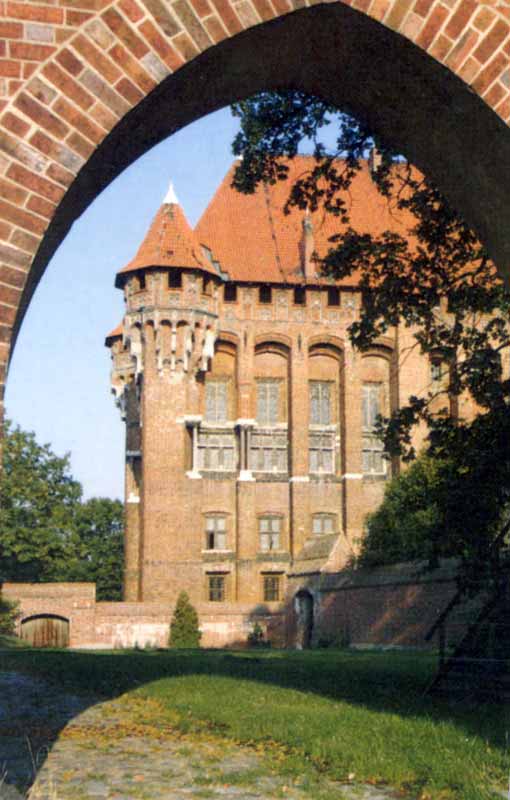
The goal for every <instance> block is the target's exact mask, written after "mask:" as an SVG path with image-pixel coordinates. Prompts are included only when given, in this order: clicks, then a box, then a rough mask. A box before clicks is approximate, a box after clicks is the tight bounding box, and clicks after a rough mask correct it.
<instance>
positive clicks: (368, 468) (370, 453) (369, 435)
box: [362, 383, 386, 474]
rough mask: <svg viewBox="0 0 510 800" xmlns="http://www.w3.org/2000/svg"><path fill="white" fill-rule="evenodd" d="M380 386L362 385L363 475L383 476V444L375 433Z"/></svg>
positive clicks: (384, 463) (384, 464)
mask: <svg viewBox="0 0 510 800" xmlns="http://www.w3.org/2000/svg"><path fill="white" fill-rule="evenodd" d="M382 389H383V387H382V384H380V383H364V384H363V398H362V425H363V445H362V447H363V450H362V468H363V472H364V473H369V474H370V473H372V474H384V473H385V472H386V461H385V459H384V457H383V443H382V441H381V440H380V438H379V437H378V436H377V435H376V433H375V427H376V424H377V418H378V417H379V415H380V414H381V410H382Z"/></svg>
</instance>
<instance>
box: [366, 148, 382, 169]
mask: <svg viewBox="0 0 510 800" xmlns="http://www.w3.org/2000/svg"><path fill="white" fill-rule="evenodd" d="M381 164H382V155H381V153H380V152H379V150H378V149H377V147H376V146H375V145H374V146H373V147H372V149H371V150H370V152H369V154H368V169H369V170H370V174H371V175H373V174H374V172H377V170H378V169H379V167H380V166H381Z"/></svg>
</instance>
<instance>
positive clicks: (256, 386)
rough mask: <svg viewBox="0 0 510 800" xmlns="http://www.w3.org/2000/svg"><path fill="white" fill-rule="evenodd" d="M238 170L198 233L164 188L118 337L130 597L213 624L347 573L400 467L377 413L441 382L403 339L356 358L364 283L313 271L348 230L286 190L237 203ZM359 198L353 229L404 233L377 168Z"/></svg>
mask: <svg viewBox="0 0 510 800" xmlns="http://www.w3.org/2000/svg"><path fill="white" fill-rule="evenodd" d="M305 168H306V159H305V157H300V158H297V159H295V160H294V161H293V162H291V164H290V176H289V178H290V180H291V181H292V180H294V179H295V178H296V177H297V176H298V175H299V174H301V173H302V172H303V170H304V169H305ZM233 169H234V168H232V169H231V170H230V172H229V173H228V174H227V175H226V177H225V179H224V180H223V182H222V184H221V185H220V187H219V189H218V190H217V192H216V194H215V195H214V197H213V199H212V200H211V202H210V204H209V206H208V207H207V209H206V211H205V212H204V214H203V216H202V218H201V220H200V221H199V223H198V225H197V226H196V228H195V230H192V229H191V227H190V226H189V224H188V222H187V221H186V218H185V215H184V212H183V210H182V208H181V206H180V205H179V203H178V201H177V198H176V195H175V193H174V191H173V189H172V188H171V189H170V190H169V192H168V195H167V196H166V198H165V199H164V201H163V204H162V206H161V208H160V209H159V211H158V212H157V214H156V216H155V218H154V220H153V222H152V225H151V227H150V229H149V231H148V233H147V235H146V237H145V239H144V240H143V242H142V244H141V246H140V248H139V250H138V253H137V254H136V256H135V257H134V258H133V260H132V261H131V262H130V263H129V264H128V265H127V266H125V267H124V268H123V269H121V270H120V272H119V273H118V275H117V278H116V286H117V287H119V288H121V289H122V290H123V291H124V295H125V301H126V313H125V316H124V319H123V322H122V324H121V325H120V326H119V327H118V328H117V329H116V330H115V331H113V332H112V333H111V334H110V335H109V336H108V337H107V339H106V344H107V346H108V347H110V348H111V353H112V360H113V368H112V389H113V392H114V394H115V396H116V399H117V402H118V405H119V407H120V409H121V413H122V415H123V417H124V419H125V422H126V477H125V487H126V542H125V544H126V547H125V558H126V561H125V600H126V601H132V602H165V603H169V602H173V601H175V599H176V597H177V595H178V593H179V592H180V591H181V590H185V591H187V593H188V594H189V596H190V598H191V601H192V602H193V603H194V604H196V605H197V607H198V608H199V609H205V610H206V611H207V613H208V615H209V616H210V617H211V616H212V617H213V618H214V614H216V613H217V614H218V615H221V614H222V612H224V611H225V609H227V608H239V609H242V610H244V612H245V613H246V614H249V613H251V612H253V613H254V614H255V613H258V612H261V613H262V611H264V612H267V613H272V612H277V611H278V609H280V608H281V607H282V604H283V602H284V600H285V599H288V598H289V592H291V593H292V592H294V591H295V589H296V586H297V587H299V581H300V580H301V578H302V579H303V580H304V579H305V578H306V576H310V575H313V574H318V573H328V572H338V570H341V569H342V568H343V567H345V566H346V565H347V564H348V563H349V559H350V558H351V557H352V556H353V554H355V553H356V551H357V548H358V546H359V541H360V539H361V537H362V536H363V526H364V519H365V516H366V514H367V513H368V512H370V511H372V510H374V509H375V508H376V507H377V506H378V504H379V503H380V501H381V499H382V495H383V491H384V486H385V482H386V480H387V479H388V477H389V476H390V475H391V473H392V470H396V469H397V468H398V464H395V463H394V464H392V463H390V462H389V461H388V460H386V459H385V458H384V457H383V453H382V445H381V442H380V441H379V440H378V439H377V437H376V436H375V433H374V427H375V421H376V418H377V415H378V414H379V413H381V414H388V413H389V412H390V411H391V410H392V409H395V408H397V407H398V406H399V404H401V403H403V402H405V400H406V398H407V397H408V396H409V395H410V394H417V393H419V392H420V391H426V390H427V389H428V387H429V385H430V382H431V381H438V380H441V370H440V369H438V368H437V365H435V364H433V363H432V364H431V363H430V362H429V361H428V360H427V359H425V358H423V356H420V355H419V354H417V352H416V349H413V348H412V347H411V344H412V341H413V340H412V337H411V332H410V331H408V330H406V329H401V330H397V329H391V330H389V331H388V333H387V335H386V336H385V337H384V338H381V339H380V340H379V341H378V342H377V344H376V345H375V346H374V347H373V348H372V349H371V350H369V351H367V352H364V353H360V352H356V351H355V350H354V349H353V348H352V346H351V343H350V341H349V336H348V332H347V331H348V328H349V326H350V325H351V324H352V322H353V321H354V320H356V319H357V317H358V315H359V309H360V300H361V298H360V292H359V289H358V287H357V281H356V276H355V275H354V276H352V277H351V278H349V279H348V280H343V281H341V282H333V281H331V280H329V279H326V278H324V277H322V276H321V275H320V274H318V272H317V269H316V262H315V259H314V254H318V255H319V256H321V255H324V254H325V253H326V252H327V250H328V248H329V246H330V245H329V244H328V239H329V237H330V236H331V235H332V234H334V233H336V232H338V230H339V222H338V220H337V219H336V218H334V217H331V216H329V215H326V216H323V215H322V214H321V213H319V212H314V213H309V212H304V211H299V210H293V211H292V212H291V213H290V214H288V215H285V214H284V213H283V210H282V208H283V205H284V202H285V199H286V196H287V193H288V185H286V184H285V183H278V184H276V185H275V186H264V187H263V188H260V189H258V190H257V192H256V193H255V194H252V195H242V194H239V193H237V192H236V191H235V190H234V189H233V188H232V187H231V181H232V171H233ZM351 197H352V207H351V224H352V226H353V227H354V228H355V229H358V230H360V231H361V230H366V231H369V232H371V233H373V234H377V233H381V232H382V231H384V230H387V229H393V230H397V231H399V232H406V231H407V228H408V226H409V219H407V220H406V219H403V218H402V215H400V216H398V215H395V213H394V212H393V213H391V212H390V210H389V208H388V205H387V202H386V200H385V199H384V198H382V197H381V196H380V194H379V193H378V191H377V189H376V187H375V184H374V182H373V179H372V176H371V173H370V168H369V165H368V164H367V165H365V166H364V167H363V169H362V170H361V172H360V173H359V175H358V176H357V177H356V179H355V180H354V183H353V185H352V189H351ZM421 435H423V432H418V433H417V435H416V436H417V441H418V440H419V437H420V436H421ZM418 443H419V442H418Z"/></svg>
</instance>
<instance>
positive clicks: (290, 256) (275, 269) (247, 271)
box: [195, 156, 412, 286]
mask: <svg viewBox="0 0 510 800" xmlns="http://www.w3.org/2000/svg"><path fill="white" fill-rule="evenodd" d="M310 166H311V163H310V158H309V157H307V156H299V157H296V158H295V159H293V160H292V161H290V162H289V180H288V181H279V182H278V183H276V184H275V185H274V186H262V187H259V188H258V189H257V191H256V192H255V193H254V194H250V195H245V194H240V193H239V192H237V191H236V190H235V189H233V188H232V186H231V183H232V176H233V172H234V169H235V164H234V165H232V167H231V168H230V170H229V172H228V173H227V175H226V176H225V178H224V179H223V182H222V183H221V185H220V187H219V188H218V190H217V192H216V194H215V195H214V197H213V198H212V200H211V202H210V203H209V205H208V207H207V208H206V210H205V212H204V214H203V215H202V218H201V219H200V221H199V223H198V225H197V227H196V228H195V234H196V237H197V239H198V241H199V242H200V243H201V244H204V245H207V247H208V248H210V250H211V251H212V254H213V257H214V259H215V260H216V261H218V262H219V265H220V267H221V270H222V271H223V272H227V273H228V276H229V278H230V279H231V280H238V281H260V282H268V283H282V282H290V283H302V282H303V255H302V250H303V220H304V218H305V212H304V211H301V210H299V209H293V210H292V211H291V212H290V214H288V215H286V214H284V212H283V207H284V205H285V201H286V199H287V197H288V193H289V189H290V186H291V185H292V183H293V182H294V181H295V180H296V179H297V178H298V177H300V176H301V175H303V173H304V172H305V171H306V170H307V169H309V168H310ZM349 196H350V200H351V210H350V213H351V222H350V224H351V226H352V227H353V228H354V229H355V230H358V231H359V232H369V233H372V234H374V235H377V234H380V233H382V232H383V231H385V230H388V229H391V230H394V231H396V232H400V233H406V232H407V230H408V229H409V227H410V224H411V223H412V217H410V215H409V214H404V213H402V212H398V213H396V212H395V211H394V210H393V211H390V209H389V207H388V203H387V201H386V199H385V198H384V197H382V196H381V194H380V193H379V192H378V190H377V187H376V186H375V184H374V181H373V179H372V177H371V175H370V171H369V168H368V165H367V164H363V166H362V169H361V170H360V172H359V173H358V175H357V176H356V177H355V179H354V181H353V183H352V186H351V189H350V192H349ZM309 222H310V223H311V229H312V231H313V245H314V249H315V251H316V252H317V254H318V255H319V256H320V257H321V256H324V255H326V253H327V252H328V250H329V248H330V247H331V244H330V243H329V241H328V240H329V237H330V236H332V235H334V234H335V233H339V232H341V231H342V229H344V228H345V226H342V224H341V222H340V221H339V219H338V218H337V217H334V216H333V215H331V214H324V213H323V212H321V211H316V212H313V213H311V214H310V218H309ZM307 282H308V283H311V282H312V281H311V280H310V279H308V281H307ZM313 282H318V280H317V281H313ZM356 283H357V276H356V275H352V276H351V277H350V278H348V279H345V280H344V281H341V284H343V285H351V286H352V285H356Z"/></svg>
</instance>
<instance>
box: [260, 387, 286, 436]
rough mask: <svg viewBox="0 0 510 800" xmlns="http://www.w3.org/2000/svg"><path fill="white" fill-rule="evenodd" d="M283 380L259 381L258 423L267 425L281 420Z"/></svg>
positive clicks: (269, 425)
mask: <svg viewBox="0 0 510 800" xmlns="http://www.w3.org/2000/svg"><path fill="white" fill-rule="evenodd" d="M280 392H281V382H280V381H275V380H259V381H257V424H258V425H261V426H265V427H271V426H272V425H277V424H278V422H279V421H280Z"/></svg>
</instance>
